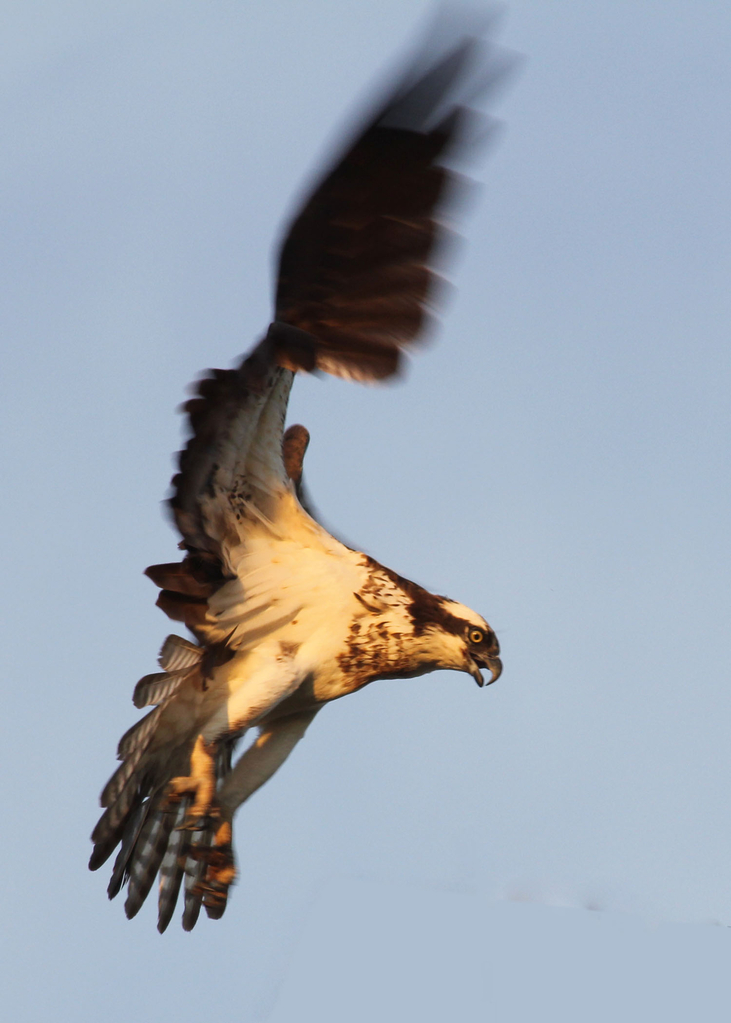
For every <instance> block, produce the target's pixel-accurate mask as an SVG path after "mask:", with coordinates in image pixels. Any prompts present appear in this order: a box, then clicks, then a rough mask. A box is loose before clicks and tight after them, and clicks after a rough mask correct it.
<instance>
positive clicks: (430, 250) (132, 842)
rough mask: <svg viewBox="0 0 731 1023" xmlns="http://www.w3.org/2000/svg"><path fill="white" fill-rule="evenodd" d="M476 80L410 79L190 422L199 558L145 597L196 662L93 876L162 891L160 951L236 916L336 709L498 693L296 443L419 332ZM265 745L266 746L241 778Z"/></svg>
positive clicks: (129, 743) (476, 60)
mask: <svg viewBox="0 0 731 1023" xmlns="http://www.w3.org/2000/svg"><path fill="white" fill-rule="evenodd" d="M470 76H472V78H473V81H472V83H471V85H470V92H471V94H472V95H474V94H475V93H476V92H479V91H480V90H481V89H484V88H485V86H486V85H487V84H489V83H490V82H492V81H493V80H494V78H495V63H494V61H493V60H491V59H490V58H489V54H488V52H487V51H486V50H485V49H484V48H483V44H482V43H481V42H480V41H479V40H476V39H474V38H466V39H464V40H463V41H462V42H460V43H459V45H457V46H456V47H455V48H454V49H453V50H452V51H451V52H449V53H448V54H447V56H446V57H444V58H443V59H441V60H439V61H433V62H432V63H431V65H428V64H426V63H425V61H424V60H423V59H422V58H420V59H419V60H418V61H417V62H416V65H415V66H414V67H413V68H411V69H410V70H409V72H408V73H407V75H406V76H405V79H404V82H403V83H402V85H400V86H399V87H398V88H397V89H396V90H395V92H394V94H393V95H392V96H391V98H390V99H389V100H388V102H387V103H386V104H385V105H384V107H383V108H382V109H381V110H380V111H379V112H378V113H377V114H376V116H375V117H374V118H373V120H372V121H371V123H370V124H368V125H367V126H366V127H365V129H364V130H363V132H362V133H361V135H360V136H359V137H358V138H357V139H356V141H355V142H354V143H353V144H352V145H351V146H350V148H349V149H348V150H347V151H346V152H345V154H344V155H343V157H342V159H341V160H340V162H339V163H338V164H337V165H336V166H335V167H334V169H333V170H332V171H331V172H330V173H329V174H328V175H326V176H325V178H324V179H323V181H322V182H321V184H320V185H319V186H318V187H317V188H316V189H315V191H314V192H313V193H312V195H311V196H310V197H309V198H308V200H307V201H306V202H305V204H304V206H303V208H302V210H301V212H300V213H299V215H298V216H297V217H296V218H295V220H294V222H293V223H292V225H291V227H290V230H289V232H288V234H287V236H286V238H285V241H284V244H283V246H282V250H281V253H280V263H279V282H278V289H277V301H276V316H275V320H274V322H273V323H272V325H271V326H270V328H269V331H268V333H267V335H266V337H265V338H264V339H263V340H262V341H261V342H260V343H259V344H258V345H257V346H256V347H255V348H254V350H253V351H252V353H251V354H250V355H249V356H248V357H247V358H246V359H245V360H244V361H243V362H242V364H241V365H240V366H239V368H238V369H236V370H228V371H222V370H215V371H213V372H212V374H211V375H210V376H208V377H206V378H205V379H203V380H202V381H201V382H200V384H199V386H198V393H197V396H196V397H195V398H193V399H192V400H191V401H189V402H188V403H187V406H186V409H187V412H188V415H189V420H190V426H191V437H190V440H189V441H188V444H187V447H186V449H185V450H184V451H183V452H182V453H181V456H180V473H179V474H178V475H177V476H176V477H175V479H174V480H173V486H174V495H173V498H172V500H171V507H172V510H173V514H174V517H175V521H176V524H177V526H178V529H179V530H180V533H181V535H182V538H183V539H182V543H181V546H182V547H183V548H184V550H185V551H186V556H185V558H184V560H183V562H182V563H180V564H174V565H157V566H153V567H152V568H150V569H148V575H149V576H150V577H151V578H152V579H153V581H154V582H156V583H157V585H158V586H160V588H161V593H160V597H159V599H158V604H159V605H160V606H161V607H162V608H163V610H165V611H166V613H167V614H168V615H169V616H170V617H172V618H173V619H175V620H178V621H181V622H183V623H185V625H186V626H187V627H188V628H189V629H190V631H191V632H192V634H193V635H194V637H195V639H196V642H195V643H192V642H190V641H189V640H186V639H183V638H182V637H179V636H169V637H168V638H167V639H166V640H165V642H164V644H163V647H162V650H161V651H160V657H159V666H160V668H161V669H162V670H161V671H160V672H157V673H154V674H152V675H147V676H145V678H143V679H141V680H140V682H139V683H138V684H137V686H136V688H135V692H134V703H135V706H137V707H146V706H154V709H153V710H152V711H151V712H149V714H148V715H147V717H145V718H143V719H142V721H140V722H139V723H138V724H136V725H135V726H133V727H132V728H131V729H130V730H129V731H128V732H127V733H126V734H125V736H123V738H122V740H121V742H120V744H119V750H118V755H119V758H120V759H121V760H122V763H121V765H120V767H119V768H118V770H117V771H116V772H115V774H114V775H113V776H112V778H111V779H110V781H109V782H108V784H107V786H106V787H105V789H104V792H103V793H102V797H101V802H102V806H103V807H105V812H104V813H103V815H102V817H101V819H100V821H99V823H98V824H97V827H96V828H95V830H94V834H93V836H92V838H93V840H94V843H95V848H94V852H93V854H92V858H91V862H90V866H91V867H92V869H96V868H97V867H99V866H100V865H101V864H102V863H103V862H104V861H105V860H106V859H107V858H108V857H109V855H110V854H111V853H112V852H113V851H114V849H115V848H116V847H117V845H120V844H121V848H120V851H119V853H118V855H117V859H116V862H115V865H114V869H113V874H112V880H111V882H110V885H109V894H110V897H112V896H114V895H116V894H117V892H118V891H119V890H120V888H121V887H122V885H124V884H125V883H127V884H128V895H127V901H126V903H125V909H126V912H127V914H128V915H129V916H133V915H134V914H135V913H136V912H137V911H138V910H139V908H140V906H141V905H142V903H143V902H144V899H145V898H146V896H147V894H148V892H149V890H150V888H151V886H152V884H153V882H154V880H155V878H156V876H158V875H159V878H160V884H159V889H160V894H159V922H158V926H159V928H160V930H164V929H165V927H166V926H167V924H168V923H169V921H170V919H171V916H172V913H173V911H174V907H175V904H176V901H177V899H178V895H179V892H180V890H181V888H182V890H183V892H184V911H183V926H184V927H185V928H187V929H189V928H190V927H192V926H193V925H194V924H195V922H196V920H197V918H198V915H199V912H200V908H201V905H203V906H204V907H205V909H206V911H207V912H208V915H209V916H212V917H219V916H220V915H221V914H222V913H223V911H224V908H225V905H226V899H227V894H228V888H229V885H230V884H231V882H232V881H233V879H234V874H235V870H234V860H233V846H232V821H233V816H234V813H235V811H236V810H237V809H238V807H239V806H240V805H241V804H242V803H243V802H244V801H245V800H246V799H247V798H248V797H249V796H250V795H251V793H252V792H254V791H255V790H256V789H257V788H258V787H259V786H260V785H261V784H263V783H264V782H265V781H266V780H267V779H268V778H269V777H270V776H271V774H272V773H273V772H274V771H275V770H276V769H277V768H278V767H279V766H280V764H281V763H282V762H283V761H284V760H285V759H286V757H287V756H288V754H289V753H290V752H291V750H292V748H293V747H294V745H295V744H296V743H297V742H298V741H299V739H300V738H301V737H302V736H303V735H304V732H305V730H306V729H307V727H308V725H309V723H310V722H311V721H312V718H313V717H314V715H315V714H316V713H317V711H318V710H319V709H320V708H321V707H322V706H323V705H324V704H325V703H327V702H329V701H331V700H333V699H337V698H338V697H340V696H344V695H346V694H348V693H350V692H353V691H354V690H356V689H359V688H361V687H362V686H364V685H367V684H368V683H369V682H371V681H374V680H375V679H382V678H406V677H412V676H415V675H420V674H423V673H425V672H428V671H431V670H434V669H435V668H453V669H456V670H458V671H466V672H468V673H469V674H471V675H472V676H473V678H475V680H476V681H477V682H478V683H479V684H480V685H482V684H483V680H482V674H481V669H484V668H487V669H489V670H490V672H491V675H492V679H493V680H494V679H495V678H497V676H498V675H499V673H500V670H501V664H500V660H499V657H498V653H499V648H498V644H497V640H496V638H495V635H494V633H493V632H492V630H491V629H490V627H489V625H488V624H487V622H486V621H485V620H484V619H483V618H482V617H481V616H480V615H478V614H476V613H475V612H474V611H471V610H470V609H469V608H467V607H465V606H464V605H462V604H459V603H457V602H455V601H450V600H448V599H446V598H444V597H437V596H434V595H432V594H430V593H428V592H427V591H425V590H423V589H422V588H421V587H419V586H417V585H416V584H415V583H412V582H409V581H408V580H406V579H402V578H401V577H399V576H397V575H396V574H395V573H394V572H392V571H390V570H389V569H387V568H384V567H383V566H382V565H379V564H378V563H377V562H375V561H373V559H371V558H370V557H368V556H367V555H365V554H362V553H361V552H359V551H356V550H351V549H350V548H348V547H346V546H345V545H343V544H342V543H340V542H339V541H338V540H336V539H335V538H334V537H332V536H331V535H330V534H329V533H328V532H327V531H326V530H325V529H323V527H322V526H321V525H320V524H319V523H318V522H317V521H316V520H315V519H314V518H313V517H312V515H311V514H310V512H309V511H308V510H307V502H306V500H305V498H304V493H303V489H302V459H303V457H304V452H305V449H306V446H307V441H308V436H307V433H306V431H305V430H304V428H303V427H292V428H290V430H288V431H287V432H286V433H285V432H284V422H285V415H286V408H287V401H288V397H289V392H290V388H291V386H292V381H293V379H294V376H295V373H296V372H297V371H308V370H313V369H317V368H319V369H321V370H324V371H326V372H329V373H334V374H337V375H339V376H344V377H349V378H352V379H357V380H365V381H369V380H377V379H381V378H383V377H386V376H389V375H392V374H393V373H394V372H396V371H397V368H398V362H399V356H400V350H401V348H402V347H403V346H404V345H407V344H409V343H411V342H413V341H415V340H416V339H417V338H418V336H419V334H420V332H421V331H422V329H423V325H424V320H425V315H426V310H427V307H428V306H430V305H431V304H432V303H433V298H434V290H433V289H434V282H435V279H436V277H435V274H434V272H433V269H432V267H433V264H434V261H435V257H436V253H437V251H438V245H439V241H440V239H441V237H442V234H443V232H442V230H441V228H440V226H439V225H440V223H441V222H442V220H443V219H444V210H445V205H446V204H448V201H449V199H450V196H451V195H452V193H453V192H454V190H455V188H457V187H458V184H459V181H458V179H457V178H456V177H455V176H454V175H453V174H451V173H450V172H448V171H447V170H446V169H445V167H444V166H443V162H442V161H443V159H444V157H445V156H446V155H448V154H453V153H454V151H455V149H456V148H457V147H458V146H460V145H464V144H465V143H466V142H469V140H470V129H471V130H472V131H473V132H474V127H475V123H474V120H470V119H468V118H467V117H466V112H465V111H464V109H463V108H462V107H460V106H459V105H457V104H456V103H455V100H454V98H453V97H454V96H456V95H458V94H459V93H460V92H464V90H465V87H466V85H467V82H468V79H470ZM475 76H476V80H474V78H475ZM252 726H257V727H258V729H259V734H258V737H257V738H256V740H255V741H254V743H253V744H252V745H251V746H250V747H249V749H248V750H247V751H246V752H245V753H244V754H243V756H242V757H241V758H240V759H239V761H238V763H236V765H235V766H233V767H232V763H231V757H232V753H233V750H234V747H235V745H236V742H237V741H238V740H239V739H240V738H241V736H242V735H243V734H244V733H245V732H246V731H247V730H248V729H249V728H251V727H252Z"/></svg>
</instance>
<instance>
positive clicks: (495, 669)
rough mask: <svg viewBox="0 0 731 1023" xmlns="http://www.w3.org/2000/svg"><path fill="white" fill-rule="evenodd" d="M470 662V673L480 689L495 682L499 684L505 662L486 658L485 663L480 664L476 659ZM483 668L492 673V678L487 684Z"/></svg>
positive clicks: (495, 658) (494, 658) (496, 658)
mask: <svg viewBox="0 0 731 1023" xmlns="http://www.w3.org/2000/svg"><path fill="white" fill-rule="evenodd" d="M470 661H471V665H470V667H469V668H468V671H469V673H470V675H471V676H472V678H473V679H474V680H475V682H476V683H477V684H478V686H479V687H480V688H482V687H483V686H484V685H488V686H491V685H492V684H493V682H497V680H498V679H499V678H500V676H501V675H502V672H503V662H502V661H501V660H500V658H499V657H486V658H485V660H484V662H483V663H478V661H477V660H476V659H475V658H474V657H472V658H470ZM481 668H488V669H489V671H490V676H491V677H490V681H489V682H487V683H486V682H485V679H484V677H483V674H482V671H481V670H480V669H481Z"/></svg>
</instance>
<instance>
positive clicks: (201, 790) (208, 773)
mask: <svg viewBox="0 0 731 1023" xmlns="http://www.w3.org/2000/svg"><path fill="white" fill-rule="evenodd" d="M215 751H216V745H215V743H208V742H206V741H205V739H204V738H203V736H202V735H199V736H198V737H197V739H196V740H195V743H194V745H193V751H192V753H191V754H190V774H189V775H187V776H179V777H177V778H172V779H171V780H170V782H169V783H168V789H167V799H168V802H170V803H175V802H177V801H178V800H179V799H180V797H181V796H184V795H192V796H193V797H194V799H193V803H192V804H191V805H190V806H189V807H188V810H187V811H186V814H185V823H184V825H183V827H184V828H186V829H188V828H193V829H194V830H195V828H194V826H195V825H196V824H199V822H200V819H201V818H202V817H218V816H219V809H218V802H217V800H216V761H215Z"/></svg>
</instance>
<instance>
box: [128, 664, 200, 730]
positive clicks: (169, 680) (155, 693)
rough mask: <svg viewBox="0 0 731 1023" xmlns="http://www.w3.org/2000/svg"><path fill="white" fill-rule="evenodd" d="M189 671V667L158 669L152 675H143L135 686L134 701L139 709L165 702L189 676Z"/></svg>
mask: <svg viewBox="0 0 731 1023" xmlns="http://www.w3.org/2000/svg"><path fill="white" fill-rule="evenodd" d="M188 672H189V669H183V670H181V671H156V672H153V674H152V675H145V676H143V678H141V679H140V680H139V682H138V683H137V685H136V686H135V691H134V694H133V696H132V703H134V705H135V707H137V708H138V709H139V710H141V709H142V708H143V707H149V706H151V705H152V704H160V703H164V702H165V700H167V698H168V697H169V696H172V695H173V693H175V692H177V690H178V689H179V688H180V683H181V682H182V681H183V680H184V679H185V678H187V677H188ZM143 720H144V719H143Z"/></svg>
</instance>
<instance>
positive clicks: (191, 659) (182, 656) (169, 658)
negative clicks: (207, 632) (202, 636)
mask: <svg viewBox="0 0 731 1023" xmlns="http://www.w3.org/2000/svg"><path fill="white" fill-rule="evenodd" d="M202 656H203V648H202V647H200V646H198V644H197V643H191V642H190V641H189V640H187V639H183V638H182V636H168V637H167V639H166V640H165V642H164V643H163V645H162V648H161V650H160V656H159V657H158V664H159V665H160V667H161V668H163V669H164V670H165V671H179V670H180V669H181V668H192V667H193V665H194V664H198V662H199V661H200V659H201V657H202Z"/></svg>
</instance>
